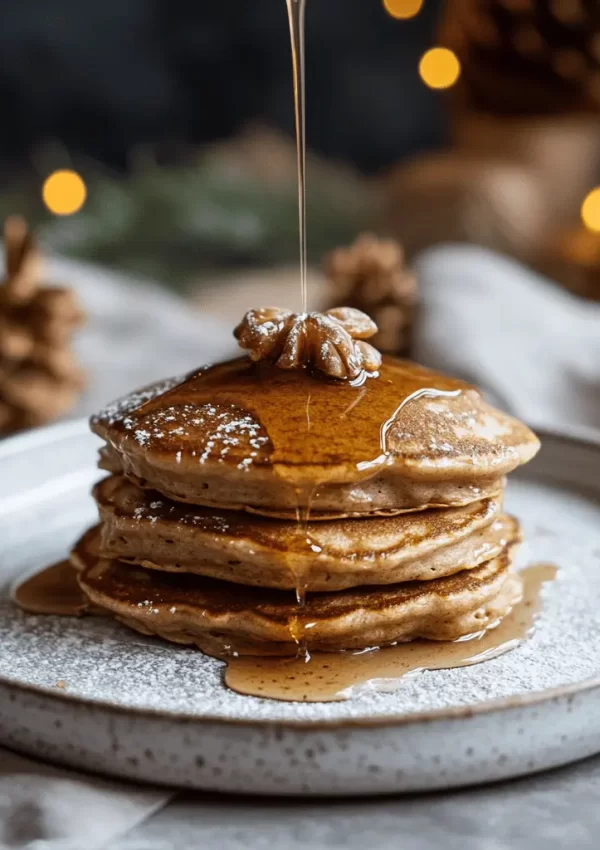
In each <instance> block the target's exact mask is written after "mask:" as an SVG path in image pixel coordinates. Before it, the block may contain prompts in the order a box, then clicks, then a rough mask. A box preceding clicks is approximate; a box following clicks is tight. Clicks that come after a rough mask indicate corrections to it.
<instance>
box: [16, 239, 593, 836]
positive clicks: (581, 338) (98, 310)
mask: <svg viewBox="0 0 600 850" xmlns="http://www.w3.org/2000/svg"><path fill="white" fill-rule="evenodd" d="M416 270H417V272H418V275H419V278H420V285H421V294H422V307H421V310H420V313H419V320H418V326H417V333H416V355H415V356H416V359H418V360H421V361H422V362H423V363H425V364H427V365H430V366H434V367H437V368H440V369H442V370H444V371H446V372H449V373H454V374H457V375H460V376H463V377H466V378H468V379H470V380H472V381H474V382H475V383H477V384H479V385H480V386H482V387H483V388H484V389H485V390H486V391H487V392H488V393H489V395H490V397H491V398H493V399H494V400H495V401H496V402H497V403H498V404H500V405H502V406H503V407H505V408H506V409H508V410H509V411H511V412H513V413H515V414H516V415H518V416H520V417H522V418H524V419H526V420H528V421H530V422H533V423H535V424H544V425H551V426H556V427H558V428H560V427H564V426H565V425H570V424H587V425H591V426H600V306H598V305H593V304H589V303H586V302H583V301H580V300H578V299H576V298H575V297H573V296H571V295H569V294H568V293H565V292H563V291H561V290H560V289H558V288H556V287H553V286H552V285H551V284H550V283H549V282H548V281H545V280H543V279H542V278H540V277H538V276H537V275H535V274H533V273H531V272H530V271H528V270H526V269H524V268H523V267H521V266H519V265H518V264H517V263H515V262H513V261H510V260H507V259H504V258H502V257H498V256H496V255H494V254H492V253H491V252H489V251H486V250H483V249H480V248H475V247H469V246H445V247H440V248H436V249H431V250H429V251H427V252H426V253H425V254H423V255H422V256H421V257H420V258H419V259H418V261H417V263H416ZM50 272H51V274H50V277H51V279H52V280H57V281H61V280H62V281H65V282H66V283H70V284H71V285H72V286H73V287H74V288H75V289H76V290H77V291H78V293H79V295H80V297H81V300H82V303H83V306H84V308H85V309H86V311H87V312H88V314H89V323H88V325H87V327H86V329H85V330H84V331H83V332H82V333H81V335H80V339H79V342H78V352H79V355H80V357H81V359H82V362H83V363H84V365H85V367H86V369H87V370H88V375H89V381H90V384H89V389H88V391H87V392H86V394H85V396H84V398H83V399H82V400H81V404H80V408H79V411H78V413H81V414H83V413H85V414H87V413H89V412H91V411H92V410H94V409H95V408H97V407H98V406H100V405H101V404H102V403H103V402H105V401H107V400H108V399H110V398H114V397H115V396H117V395H119V394H121V393H125V392H127V391H128V390H129V389H131V388H132V387H133V386H140V385H142V384H144V383H147V382H149V381H151V380H154V379H156V378H159V377H164V376H167V375H169V374H174V373H178V372H182V371H186V370H188V369H191V368H193V367H194V366H197V365H198V364H200V363H202V362H205V361H206V360H215V359H220V358H221V357H225V356H228V355H229V354H230V353H231V352H232V351H234V346H233V345H232V341H231V328H230V327H229V326H228V325H227V326H226V325H225V324H224V323H221V322H220V320H219V318H218V316H212V315H202V314H200V315H198V314H194V313H193V312H192V310H191V309H190V308H189V307H188V306H187V305H186V304H185V303H184V302H182V301H180V300H179V299H177V298H176V297H175V296H172V295H169V294H167V293H165V292H164V291H162V290H160V289H158V288H155V287H152V286H147V285H146V286H144V288H143V289H142V288H140V286H139V285H136V284H135V283H134V282H133V281H132V280H131V279H125V278H122V277H121V276H117V275H113V274H111V273H109V272H104V271H100V270H98V269H96V268H94V267H88V266H84V265H82V264H79V263H73V262H68V261H65V260H55V261H52V263H51V266H50ZM282 295H283V296H284V297H285V294H283V293H282ZM232 297H235V296H234V295H233V296H232ZM169 796H170V795H169V794H168V792H165V791H160V790H158V791H157V790H153V789H145V788H136V787H134V786H132V785H126V784H120V783H118V782H113V781H109V780H100V779H96V778H94V777H89V776H82V775H77V774H74V773H69V772H67V771H63V770H59V769H54V768H52V767H50V766H46V765H41V764H36V763H35V762H33V761H30V760H27V759H23V758H21V757H20V756H16V755H13V754H12V753H7V752H3V751H1V750H0V850H17V848H18V850H80V848H83V847H85V848H87V850H95V848H101V847H110V846H112V844H113V841H112V840H113V839H115V840H116V838H117V836H119V835H124V834H125V833H126V832H128V831H129V830H130V829H132V828H133V827H134V826H135V825H136V824H138V823H140V822H141V821H143V820H144V819H145V818H147V817H149V816H150V815H151V814H152V813H153V812H154V811H155V810H156V809H157V808H159V807H160V806H161V805H163V804H164V803H165V802H166V801H167V800H168V799H169ZM126 843H127V842H126ZM127 846H128V847H129V846H130V845H128V844H127ZM137 846H138V845H137V844H136V847H137ZM139 846H141V845H139ZM157 846H158V845H157ZM160 846H161V847H162V846H163V844H162V843H161V844H160ZM164 846H165V847H166V846H167V844H165V845H164ZM168 846H170V847H176V846H177V842H176V840H175V839H174V843H173V844H169V845H168ZM186 846H187V845H186ZM236 846H237V845H236Z"/></svg>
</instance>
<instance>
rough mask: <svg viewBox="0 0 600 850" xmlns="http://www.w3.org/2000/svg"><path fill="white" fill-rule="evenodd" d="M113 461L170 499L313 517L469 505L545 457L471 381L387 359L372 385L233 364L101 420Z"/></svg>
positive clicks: (134, 398) (174, 384) (144, 395)
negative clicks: (307, 513)
mask: <svg viewBox="0 0 600 850" xmlns="http://www.w3.org/2000/svg"><path fill="white" fill-rule="evenodd" d="M92 429H93V430H94V431H95V432H96V433H97V434H98V435H99V436H101V437H102V438H103V439H105V440H106V443H107V446H106V448H105V450H104V451H103V453H102V466H103V468H105V469H108V470H109V471H111V472H115V473H119V474H124V475H126V476H127V477H128V478H129V479H130V480H132V481H133V482H135V483H137V484H138V485H139V486H141V487H147V488H151V489H154V490H158V491H159V492H161V493H162V494H163V495H165V496H167V497H168V498H171V499H174V500H176V501H182V502H188V503H191V504H196V505H204V506H208V507H217V508H226V509H232V510H240V509H245V510H248V511H252V512H257V513H262V514H265V515H270V516H276V517H284V518H285V517H294V516H295V515H296V512H297V510H298V508H299V507H300V508H302V509H310V515H311V517H312V518H313V519H319V518H333V517H343V516H353V515H362V516H364V515H369V514H383V515H390V514H394V513H399V512H403V511H414V510H423V509H425V508H427V507H430V506H460V505H466V504H469V503H471V502H474V501H478V500H481V499H483V498H488V497H490V496H493V495H496V494H497V493H499V492H500V490H501V489H502V487H503V485H504V476H505V475H507V474H508V473H509V472H511V471H512V470H514V469H515V468H516V467H517V466H519V464H521V463H525V462H527V461H528V460H529V459H530V458H531V457H533V455H534V454H535V453H536V452H537V450H538V448H539V442H538V440H537V438H536V437H535V435H534V434H533V433H532V432H531V431H530V430H529V429H528V428H527V427H526V426H525V425H523V424H521V423H520V422H518V421H517V420H515V419H513V418H512V417H510V416H507V415H506V414H503V413H500V412H499V411H497V410H495V409H493V408H491V407H490V406H489V405H487V404H486V402H485V401H484V400H483V398H482V397H481V395H480V393H479V392H478V391H477V390H476V389H475V388H474V387H472V386H470V385H469V384H465V383H464V382H461V381H457V380H454V379H452V378H448V377H445V376H443V375H440V374H437V373H435V372H431V371H430V370H428V369H425V368H423V367H420V366H417V365H416V364H413V363H409V362H407V361H396V360H393V359H390V358H387V359H386V358H384V361H383V364H382V365H381V367H380V369H379V372H378V375H377V377H366V378H365V380H364V382H363V383H362V385H361V386H355V385H352V383H351V382H348V381H334V380H328V379H326V378H323V377H321V378H315V377H314V376H312V375H310V374H309V373H307V372H306V371H305V370H304V371H303V370H299V371H284V370H282V369H278V368H276V367H275V366H272V365H270V364H268V363H264V362H261V363H252V362H250V361H249V360H247V359H239V360H233V361H230V362H228V363H223V364H220V365H218V366H212V367H207V368H205V369H201V370H199V371H197V372H195V373H193V374H192V375H190V376H188V377H186V378H183V379H181V380H179V381H178V380H172V381H168V382H166V383H163V384H159V385H156V386H154V387H150V388H148V389H147V390H144V391H142V392H139V393H134V394H133V395H130V396H128V397H127V398H125V399H121V400H120V401H119V402H116V403H115V404H113V405H111V406H109V407H108V408H106V409H105V410H104V411H102V412H101V413H100V414H99V415H98V416H96V417H94V418H93V419H92Z"/></svg>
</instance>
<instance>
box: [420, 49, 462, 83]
mask: <svg viewBox="0 0 600 850" xmlns="http://www.w3.org/2000/svg"><path fill="white" fill-rule="evenodd" d="M419 74H420V75H421V79H422V80H423V82H424V83H425V85H426V86H429V88H431V89H449V88H450V86H453V85H454V83H455V82H456V81H457V80H458V78H459V77H460V62H459V60H458V56H457V55H456V53H454V51H453V50H448V48H447V47H432V48H431V50H428V51H427V52H426V53H424V54H423V56H422V57H421V61H420V62H419Z"/></svg>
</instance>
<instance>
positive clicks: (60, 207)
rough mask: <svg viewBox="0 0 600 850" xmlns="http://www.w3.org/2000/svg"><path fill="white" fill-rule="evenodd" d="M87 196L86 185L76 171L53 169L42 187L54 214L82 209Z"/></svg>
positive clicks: (70, 212) (46, 202)
mask: <svg viewBox="0 0 600 850" xmlns="http://www.w3.org/2000/svg"><path fill="white" fill-rule="evenodd" d="M86 198H87V188H86V185H85V183H84V181H83V178H82V177H81V176H80V175H79V174H77V172H76V171H70V170H68V169H61V170H60V171H53V172H52V174H50V176H49V177H47V178H46V180H45V181H44V185H43V187H42V199H43V201H44V203H45V204H46V206H47V207H48V209H49V210H50V212H51V213H54V215H73V213H76V212H78V211H79V210H80V209H81V207H82V206H83V205H84V203H85V199H86Z"/></svg>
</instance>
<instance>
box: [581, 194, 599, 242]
mask: <svg viewBox="0 0 600 850" xmlns="http://www.w3.org/2000/svg"><path fill="white" fill-rule="evenodd" d="M581 218H582V220H583V223H584V224H585V226H586V227H587V229H588V230H591V231H592V232H593V233H600V186H597V187H596V188H595V189H592V191H591V192H590V193H589V194H588V195H586V197H585V199H584V201H583V203H582V205H581Z"/></svg>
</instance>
